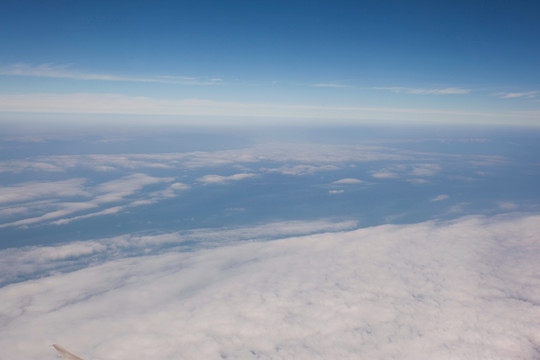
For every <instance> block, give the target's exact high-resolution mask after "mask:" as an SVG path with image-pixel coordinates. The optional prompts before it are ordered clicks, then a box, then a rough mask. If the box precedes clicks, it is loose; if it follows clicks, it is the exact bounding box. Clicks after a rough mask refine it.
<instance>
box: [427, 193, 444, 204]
mask: <svg viewBox="0 0 540 360" xmlns="http://www.w3.org/2000/svg"><path fill="white" fill-rule="evenodd" d="M448 198H449V196H448V195H446V194H441V195H438V196H435V197H434V198H432V199H431V200H429V201H431V202H439V201H443V200H447V199H448Z"/></svg>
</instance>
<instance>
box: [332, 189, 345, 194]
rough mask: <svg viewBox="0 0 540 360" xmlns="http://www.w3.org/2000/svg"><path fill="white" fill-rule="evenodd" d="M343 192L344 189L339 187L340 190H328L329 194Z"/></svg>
mask: <svg viewBox="0 0 540 360" xmlns="http://www.w3.org/2000/svg"><path fill="white" fill-rule="evenodd" d="M344 192H345V190H343V189H340V190H328V193H329V194H330V195H335V194H343V193H344Z"/></svg>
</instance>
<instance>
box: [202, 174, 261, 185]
mask: <svg viewBox="0 0 540 360" xmlns="http://www.w3.org/2000/svg"><path fill="white" fill-rule="evenodd" d="M257 176H259V175H257V174H234V175H229V176H221V175H205V176H202V177H200V178H198V179H197V181H198V182H200V183H202V184H204V185H213V184H225V183H229V182H231V181H239V180H244V179H250V178H254V177H257Z"/></svg>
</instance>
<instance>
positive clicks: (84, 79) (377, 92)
mask: <svg viewBox="0 0 540 360" xmlns="http://www.w3.org/2000/svg"><path fill="white" fill-rule="evenodd" d="M539 16H540V3H539V2H538V1H452V2H440V1H407V2H404V1H332V2H330V1H292V2H291V1H182V2H178V1H129V2H128V1H114V2H110V1H93V2H73V1H54V2H43V1H17V2H8V3H6V4H3V5H2V7H1V11H0V33H2V34H3V36H2V37H0V49H1V51H0V54H1V55H0V120H2V121H9V120H13V119H21V118H22V119H24V118H28V119H30V118H32V119H40V117H39V116H37V115H36V113H76V114H79V115H81V114H142V115H145V117H143V118H144V119H147V118H148V119H151V118H152V116H153V115H158V114H161V115H174V116H173V117H166V119H167V120H166V121H175V122H182V121H187V118H186V116H191V115H204V116H207V115H216V116H229V117H235V118H238V117H240V116H244V117H243V118H242V119H243V120H242V121H246V122H252V121H262V122H266V121H270V120H269V119H287V118H296V119H304V120H303V121H304V122H305V121H308V122H309V121H312V119H322V121H328V119H332V120H333V121H341V122H343V121H346V122H348V123H365V122H388V121H390V122H398V123H411V122H424V123H426V122H428V123H460V124H461V123H471V122H472V123H482V124H522V125H539V124H540V70H539V67H538V64H540V47H539V46H538V38H540V25H539V22H538V18H539ZM176 115H180V116H176ZM105 117H106V116H102V115H100V116H98V117H97V118H105ZM163 118H165V117H163ZM72 119H77V116H73V117H72ZM154 119H155V117H154ZM205 119H208V117H203V118H201V119H199V120H198V121H204V120H205ZM257 119H259V120H257ZM261 119H262V120H261ZM214 121H215V120H214Z"/></svg>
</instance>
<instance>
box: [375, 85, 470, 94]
mask: <svg viewBox="0 0 540 360" xmlns="http://www.w3.org/2000/svg"><path fill="white" fill-rule="evenodd" d="M373 89H375V90H389V91H392V92H395V93H404V94H413V95H464V94H468V93H470V92H471V91H472V90H471V89H462V88H443V89H423V88H408V87H400V86H389V87H384V86H377V87H374V88H373Z"/></svg>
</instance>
